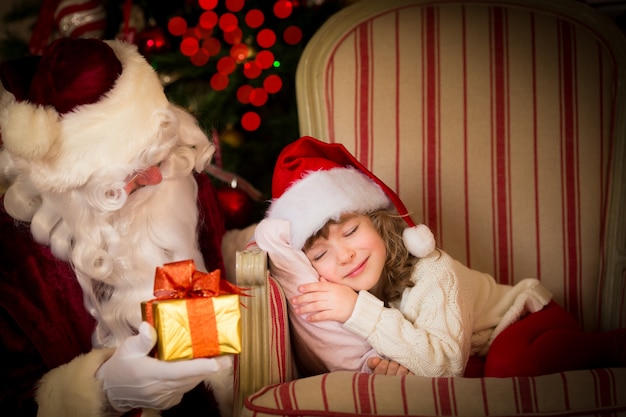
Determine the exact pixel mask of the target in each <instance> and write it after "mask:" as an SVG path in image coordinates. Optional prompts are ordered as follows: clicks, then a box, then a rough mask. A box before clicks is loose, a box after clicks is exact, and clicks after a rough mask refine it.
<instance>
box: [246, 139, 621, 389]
mask: <svg viewBox="0 0 626 417" xmlns="http://www.w3.org/2000/svg"><path fill="white" fill-rule="evenodd" d="M273 195H274V199H273V201H272V204H271V206H270V208H269V210H268V213H267V216H266V219H264V220H263V221H262V222H261V223H260V224H259V227H257V231H256V241H257V244H258V245H259V247H261V248H262V249H264V250H266V251H267V252H268V254H269V256H270V259H271V258H272V256H274V255H277V251H279V250H281V248H280V247H279V245H277V244H276V240H275V239H274V238H273V237H272V234H280V233H283V232H284V231H285V230H286V229H288V236H289V237H288V244H289V245H290V246H291V247H292V248H295V249H299V250H302V251H303V252H304V254H305V255H306V258H308V260H309V261H310V262H311V265H312V266H313V268H314V269H315V270H316V271H317V273H318V274H319V281H318V282H313V283H308V284H304V285H301V286H300V287H299V290H300V291H301V294H300V295H296V296H295V297H292V299H291V300H290V301H291V303H292V305H293V306H294V309H295V310H294V311H295V313H296V314H298V315H301V316H303V317H306V320H307V321H310V322H318V321H329V320H330V321H335V322H338V323H342V326H343V328H345V329H347V330H348V331H350V332H351V333H353V334H356V335H358V336H360V337H362V338H363V339H366V340H367V342H369V344H370V345H371V346H372V347H373V348H374V350H376V351H377V352H378V353H379V354H380V355H382V356H384V357H386V358H388V359H390V360H391V361H394V362H397V363H398V364H400V365H401V366H402V367H405V368H407V369H408V370H409V371H411V372H412V373H415V374H417V375H423V376H431V377H435V376H461V375H463V374H464V371H465V368H466V366H467V363H468V359H469V357H470V356H471V355H478V356H485V355H487V353H488V352H489V355H487V359H486V363H485V369H484V376H514V375H517V376H520V375H541V374H546V373H553V372H559V371H564V370H572V369H583V368H595V367H604V366H626V329H622V330H616V331H613V332H609V333H604V334H592V333H584V332H582V331H581V330H580V328H579V326H578V324H577V323H576V322H575V320H574V319H573V318H572V317H571V316H570V315H569V314H568V313H567V312H566V311H565V310H564V309H562V308H561V307H559V306H558V305H557V304H556V303H554V302H553V301H551V297H552V296H551V294H550V292H549V291H548V290H547V289H546V288H545V287H544V286H543V285H542V284H541V283H540V282H539V281H538V280H536V279H533V278H527V279H524V280H522V281H520V282H518V283H517V284H516V285H514V286H510V285H501V284H498V283H497V282H496V281H495V280H494V279H493V277H491V276H490V275H488V274H484V273H481V272H478V271H474V270H471V269H469V268H467V267H465V266H464V265H462V264H461V263H459V262H457V261H456V260H454V259H452V258H451V257H450V256H449V255H448V254H447V253H445V252H444V251H442V250H440V249H436V248H435V242H434V238H433V236H432V234H431V233H430V230H429V229H428V228H427V227H426V226H425V225H415V224H414V223H413V221H412V220H411V218H410V217H409V216H408V214H407V211H406V208H405V207H404V205H403V204H402V202H401V201H400V200H399V198H398V197H397V195H396V194H395V193H394V192H393V191H392V190H390V189H389V188H388V187H387V186H386V185H385V184H384V183H382V182H381V181H380V180H379V179H378V178H376V177H375V176H374V175H373V174H372V173H370V172H369V171H367V169H365V168H364V167H363V166H362V165H361V164H360V163H359V162H358V161H357V160H356V159H355V158H354V157H353V156H351V155H350V154H349V153H348V152H347V151H346V150H345V148H344V147H343V146H341V145H336V144H326V143H323V142H320V141H317V140H315V139H312V138H302V139H300V140H298V141H296V142H294V143H292V144H290V145H289V146H287V147H286V148H285V150H284V151H283V153H282V154H281V156H280V157H279V160H278V162H277V165H276V169H275V172H274V183H273ZM520 319H521V320H520ZM327 349H330V350H332V347H327Z"/></svg>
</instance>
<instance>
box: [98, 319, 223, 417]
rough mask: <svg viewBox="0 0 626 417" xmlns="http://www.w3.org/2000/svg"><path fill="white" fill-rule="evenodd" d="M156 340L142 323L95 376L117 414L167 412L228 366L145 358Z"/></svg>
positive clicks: (146, 325) (153, 334)
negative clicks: (141, 409)
mask: <svg viewBox="0 0 626 417" xmlns="http://www.w3.org/2000/svg"><path fill="white" fill-rule="evenodd" d="M156 337H157V336H156V331H155V330H154V328H153V327H152V326H150V324H148V323H147V322H143V323H141V325H140V326H139V334H137V335H134V336H130V337H128V338H127V339H126V340H124V342H122V344H121V345H120V346H119V347H118V348H117V350H116V351H115V353H114V354H113V356H111V357H110V358H109V359H108V360H107V361H106V362H104V363H103V364H102V366H101V367H100V369H99V370H98V372H97V373H96V377H97V378H98V379H100V380H101V381H102V383H103V388H104V391H105V393H106V396H107V399H108V401H109V403H110V404H111V406H112V407H113V408H115V409H116V410H117V411H120V412H126V411H129V410H132V409H133V408H152V409H156V410H166V409H168V408H170V407H173V406H175V405H176V404H178V403H180V401H181V399H182V397H183V395H184V394H185V393H186V392H187V391H189V390H191V389H192V388H194V387H195V386H196V385H198V384H199V383H200V382H202V381H203V380H204V379H205V378H206V377H207V374H211V373H213V372H217V371H219V370H220V369H221V368H223V367H225V366H229V364H230V363H231V362H230V361H218V360H216V359H192V360H184V361H177V362H167V361H161V360H158V359H156V358H153V357H150V356H147V355H148V353H149V352H150V350H151V349H152V347H153V346H154V344H155V343H156Z"/></svg>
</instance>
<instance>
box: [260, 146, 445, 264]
mask: <svg viewBox="0 0 626 417" xmlns="http://www.w3.org/2000/svg"><path fill="white" fill-rule="evenodd" d="M389 208H395V209H396V211H397V212H398V214H400V215H401V216H402V218H403V219H404V220H405V221H406V223H407V228H406V229H405V230H404V233H403V239H404V245H405V247H406V248H407V250H408V251H409V252H410V253H411V254H413V255H415V256H417V257H424V256H427V255H429V254H430V253H431V252H432V251H433V250H434V249H435V238H434V236H433V234H432V232H431V231H430V229H429V228H428V227H427V226H426V225H424V224H417V225H416V224H415V223H414V222H413V220H412V219H411V217H410V216H409V214H408V211H407V209H406V207H405V206H404V204H403V203H402V201H401V200H400V198H399V197H398V195H397V194H396V193H395V192H394V191H393V190H392V189H391V188H389V187H388V186H387V185H386V184H385V183H384V182H382V181H381V180H380V179H379V178H378V177H376V176H375V175H374V174H373V173H371V172H370V171H369V170H368V169H367V168H365V167H364V166H363V165H362V164H361V163H360V162H359V161H358V160H357V159H356V158H355V157H354V156H352V154H350V152H348V151H347V149H346V148H345V147H344V146H343V145H341V144H336V143H335V144H329V143H325V142H321V141H319V140H317V139H314V138H311V137H302V138H300V139H298V140H296V141H295V142H293V143H291V144H289V145H287V146H286V147H285V149H283V151H282V152H281V154H280V155H279V157H278V160H277V162H276V166H275V169H274V176H273V180H272V202H271V205H270V207H269V209H268V212H267V217H268V218H274V219H284V220H287V221H289V222H290V224H291V242H290V243H291V246H292V247H294V248H296V249H302V248H303V247H304V244H305V242H306V240H307V239H308V238H309V237H310V236H313V235H314V234H315V233H317V232H318V231H319V230H320V229H322V227H324V225H325V224H326V223H327V222H328V221H329V220H335V221H337V220H339V219H340V217H341V216H342V215H343V214H345V213H350V212H357V213H363V214H365V213H368V212H371V211H374V210H377V209H389Z"/></svg>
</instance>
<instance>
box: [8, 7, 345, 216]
mask: <svg viewBox="0 0 626 417" xmlns="http://www.w3.org/2000/svg"><path fill="white" fill-rule="evenodd" d="M344 6H345V2H343V1H339V0H326V1H324V0H185V1H169V0H134V1H132V0H90V1H85V0H64V1H61V0H40V1H35V0H29V1H18V2H15V5H14V6H13V7H12V8H11V9H10V11H9V13H8V14H7V15H6V16H5V18H4V22H3V27H4V28H5V33H4V39H3V40H2V43H1V44H0V58H1V59H2V60H7V59H12V58H17V57H19V56H23V55H25V54H28V53H33V54H37V53H40V52H41V50H42V49H43V48H44V47H45V46H46V45H47V44H48V43H49V42H51V41H52V40H53V39H55V38H57V37H62V36H68V37H79V36H81V37H99V38H102V39H113V38H121V39H124V40H127V41H128V42H131V43H134V44H136V45H137V47H138V49H139V51H140V52H141V53H142V54H143V55H144V56H145V57H146V58H147V59H148V61H149V62H150V63H151V64H152V65H153V66H154V68H155V70H156V71H157V73H158V74H159V77H160V78H161V81H162V83H163V85H164V88H165V92H166V94H167V96H168V97H169V99H170V100H171V101H172V102H174V103H176V104H179V105H181V106H183V107H185V108H186V109H188V110H189V111H190V112H191V113H192V114H194V115H195V116H196V117H197V119H198V121H199V123H200V126H201V127H202V128H203V129H204V130H205V132H206V133H207V134H208V135H209V136H210V137H211V138H212V139H213V140H214V142H215V143H216V145H217V152H216V154H215V156H214V159H213V167H212V169H210V170H209V173H210V175H211V176H212V178H213V179H214V182H215V184H216V187H217V188H218V198H219V199H220V203H221V204H222V207H223V208H224V213H225V217H226V221H227V227H229V228H234V227H237V228H239V227H245V226H246V225H248V224H250V223H253V222H255V221H258V220H259V219H260V218H261V216H262V215H263V213H264V211H265V209H266V207H267V206H266V204H267V200H268V199H269V198H270V190H271V176H272V169H273V166H274V162H275V160H276V157H277V156H278V153H279V152H280V150H281V149H282V148H283V147H284V146H285V145H286V144H287V143H289V142H291V141H293V140H295V139H297V138H298V137H299V129H298V120H297V109H296V98H295V72H296V67H297V64H298V61H299V58H300V55H301V53H302V51H303V49H304V47H305V45H306V43H307V42H308V40H309V39H310V38H311V36H312V35H313V34H314V33H315V31H316V30H317V29H318V28H319V26H320V25H321V24H322V23H323V22H324V21H325V20H326V19H327V18H328V17H329V16H330V15H332V14H333V13H335V12H336V11H338V10H339V9H340V8H341V7H344ZM16 28H17V29H19V31H20V32H21V37H20V36H19V35H18V34H16V33H14V32H17V30H16ZM25 28H26V32H27V35H24V34H23V32H24V31H25Z"/></svg>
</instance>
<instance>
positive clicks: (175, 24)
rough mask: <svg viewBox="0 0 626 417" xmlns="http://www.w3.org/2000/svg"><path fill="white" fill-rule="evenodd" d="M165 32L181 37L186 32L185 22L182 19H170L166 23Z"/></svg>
mask: <svg viewBox="0 0 626 417" xmlns="http://www.w3.org/2000/svg"><path fill="white" fill-rule="evenodd" d="M167 30H168V31H169V32H170V33H171V34H172V35H174V36H182V35H183V34H184V33H185V32H186V31H187V22H186V21H185V19H183V18H182V17H172V18H171V19H170V20H169V22H167Z"/></svg>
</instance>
